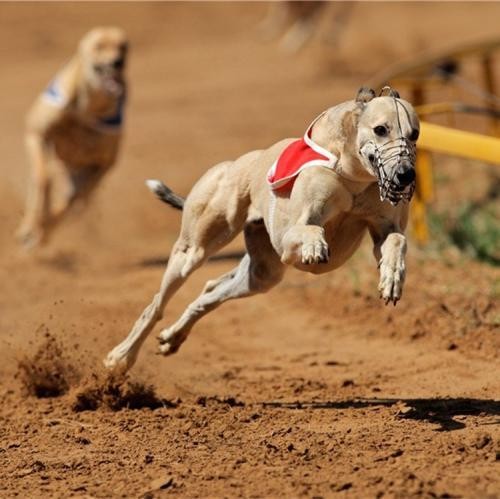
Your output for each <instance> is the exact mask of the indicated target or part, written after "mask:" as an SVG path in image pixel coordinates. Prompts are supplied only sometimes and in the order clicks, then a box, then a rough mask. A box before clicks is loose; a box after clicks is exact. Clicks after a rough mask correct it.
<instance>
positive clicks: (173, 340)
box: [158, 328, 185, 355]
mask: <svg viewBox="0 0 500 499" xmlns="http://www.w3.org/2000/svg"><path fill="white" fill-rule="evenodd" d="M184 339H185V338H184V337H183V336H182V335H180V334H179V333H176V332H175V331H172V329H171V328H166V329H163V330H162V331H160V334H159V335H158V341H159V342H160V346H159V350H160V353H161V354H162V355H172V354H174V353H176V352H177V350H179V347H180V346H181V344H182V343H183V342H184Z"/></svg>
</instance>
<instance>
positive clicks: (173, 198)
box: [146, 180, 185, 210]
mask: <svg viewBox="0 0 500 499" xmlns="http://www.w3.org/2000/svg"><path fill="white" fill-rule="evenodd" d="M146 186H147V188H148V189H149V190H150V191H151V192H152V193H153V194H156V197H157V198H158V199H159V200H161V201H163V202H164V203H167V204H169V205H170V206H173V207H174V208H175V209H177V210H182V208H184V201H185V199H184V198H183V197H181V196H178V195H177V194H176V193H175V192H173V191H172V190H171V189H169V188H168V187H167V186H166V185H165V184H164V183H163V182H161V181H160V180H146Z"/></svg>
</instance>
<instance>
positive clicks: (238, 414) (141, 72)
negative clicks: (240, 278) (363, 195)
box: [0, 3, 500, 498]
mask: <svg viewBox="0 0 500 499" xmlns="http://www.w3.org/2000/svg"><path fill="white" fill-rule="evenodd" d="M451 5H452V4H440V5H437V4H425V5H415V4H406V5H400V4H391V5H390V6H389V5H384V4H372V5H369V4H365V5H362V6H361V5H358V6H356V9H355V10H354V12H353V15H352V18H351V19H350V20H349V24H348V26H347V28H346V32H345V34H344V38H343V42H342V44H341V46H340V47H339V48H338V49H325V48H324V47H322V46H320V44H319V43H312V45H311V46H310V47H308V48H307V49H306V50H304V51H303V52H302V53H300V54H298V55H295V56H290V55H287V54H284V53H282V52H280V51H279V50H278V49H277V48H276V45H275V44H273V43H263V42H260V41H259V35H258V33H257V32H256V30H255V27H256V25H257V24H258V22H259V20H260V19H261V18H262V16H263V14H264V12H265V6H264V5H263V4H203V5H202V4H144V5H135V4H104V5H97V4H72V5H69V4H46V5H34V4H22V5H21V4H19V5H14V4H1V5H0V57H1V60H2V63H3V64H2V65H3V70H2V78H1V79H0V89H1V92H2V95H3V96H4V97H3V105H2V116H1V122H0V130H1V135H0V149H1V151H2V163H1V166H0V168H1V172H2V176H3V179H4V181H3V182H2V187H1V200H0V221H1V223H2V228H3V229H2V231H1V232H0V243H1V246H0V252H1V261H0V276H1V281H2V283H3V292H2V293H1V295H0V310H1V314H0V348H1V350H2V352H3V357H2V364H1V365H0V380H1V385H0V400H1V408H0V496H2V497H9V498H10V497H14V496H19V497H163V496H169V495H170V496H177V497H207V496H208V497H235V496H245V497H296V496H304V497H331V496H335V495H338V496H339V497H353V498H360V497H382V496H383V497H399V498H406V497H468V498H494V497H500V473H499V471H500V469H499V464H500V430H499V428H500V426H499V424H500V379H499V375H498V373H499V353H500V338H499V331H498V327H495V324H498V314H499V308H498V297H499V289H498V279H499V277H500V276H499V272H498V270H497V269H495V268H493V267H488V266H485V265H481V264H479V263H476V262H473V261H470V260H467V259H466V258H465V257H462V256H460V255H457V254H456V253H453V252H447V253H445V256H444V257H442V256H440V255H437V256H436V254H434V253H431V252H429V251H426V252H423V251H420V250H417V249H416V248H415V247H414V246H413V247H412V249H411V250H410V254H409V262H408V271H409V275H408V279H407V283H406V291H405V296H404V299H403V300H402V302H401V303H400V304H398V306H397V307H396V308H392V307H391V308H386V307H384V306H383V304H382V303H381V302H380V301H379V300H378V297H377V294H376V283H377V272H376V268H375V264H374V262H373V260H372V257H371V254H370V253H371V250H370V247H369V244H366V245H364V246H363V248H362V249H361V251H360V252H359V253H358V254H357V255H356V256H355V257H354V258H353V260H352V261H351V262H349V264H348V265H347V266H346V267H344V268H343V269H341V270H339V271H338V272H336V273H335V274H332V275H328V276H323V277H313V276H308V275H303V274H300V273H298V272H293V271H291V272H289V274H288V275H287V277H286V278H285V280H284V282H283V283H282V284H281V285H280V286H278V287H277V288H276V289H275V290H273V291H272V292H271V293H269V294H268V295H266V296H260V297H254V298H251V299H248V300H243V301H239V302H232V303H228V304H226V305H224V307H223V308H222V309H221V310H220V311H219V312H217V313H215V314H214V315H211V316H208V317H207V318H206V319H204V320H203V321H202V322H201V323H200V325H199V326H198V327H197V328H196V329H195V331H194V332H193V334H192V337H191V338H190V339H189V341H188V342H187V343H186V344H185V346H183V348H182V350H181V351H180V352H179V354H178V355H176V356H174V357H171V358H167V359H164V358H162V357H159V356H156V355H155V350H156V342H155V340H154V338H151V339H149V340H148V341H147V342H146V344H145V346H144V348H143V350H142V352H141V356H140V358H139V361H138V363H137V365H136V367H135V368H134V370H133V371H132V373H131V379H130V380H128V381H126V382H124V383H123V384H122V385H120V384H119V383H117V384H115V385H113V384H110V385H109V386H107V385H105V384H103V382H102V381H101V380H102V373H101V372H100V367H99V366H100V362H101V359H102V358H103V357H104V355H105V354H106V352H107V351H108V350H109V349H110V348H111V347H112V346H113V345H114V344H116V343H117V341H119V340H120V339H121V338H122V337H123V336H124V335H125V334H126V333H127V332H128V330H129V328H130V326H131V324H132V323H133V321H134V320H135V319H136V318H137V316H138V315H139V314H140V312H141V311H142V309H143V307H144V306H145V305H146V304H147V303H148V300H149V299H150V298H151V297H152V295H153V293H154V292H155V290H156V287H157V285H158V283H159V280H160V277H161V274H162V267H161V266H157V265H152V263H154V260H155V259H158V258H164V257H166V256H167V255H168V252H169V249H170V248H171V246H172V243H173V241H174V240H175V237H176V232H177V229H178V226H179V217H178V213H176V212H174V211H173V210H168V209H166V208H165V207H163V206H162V205H160V204H159V203H158V201H156V200H155V199H153V198H152V196H151V195H150V194H148V192H147V191H146V189H145V188H144V186H143V180H144V179H145V178H150V177H158V178H162V179H163V180H165V181H166V182H167V183H168V184H169V185H171V186H172V187H173V188H175V189H176V190H177V191H178V192H180V193H186V192H188V190H189V188H190V186H191V185H192V184H193V182H194V181H195V180H196V179H197V178H198V177H199V176H200V174H201V173H202V172H203V171H204V170H206V168H208V167H209V166H210V165H211V164H214V163H215V162H217V161H219V160H223V159H228V158H233V157H236V156H237V155H239V154H241V153H242V152H244V151H247V150H250V149H252V148H256V147H265V146H267V145H269V144H271V143H273V142H274V141H276V140H278V139H280V138H282V137H285V136H296V135H298V134H300V133H301V131H302V130H303V128H304V126H305V125H306V124H307V123H309V121H310V120H311V118H313V117H314V116H315V115H317V114H318V112H320V111H321V110H323V109H324V108H325V107H327V106H329V105H331V104H333V103H336V102H338V101H341V100H344V99H347V98H351V97H352V95H353V93H354V92H355V91H356V90H357V88H358V87H359V86H360V84H361V83H362V82H363V80H364V79H365V78H367V77H369V76H370V75H371V74H372V73H373V72H375V71H376V70H377V69H380V68H381V67H383V66H384V65H386V64H388V63H391V62H393V61H394V60H396V59H398V58H400V57H403V56H406V55H408V54H410V53H411V52H412V51H421V50H425V49H430V48H436V47H438V46H446V45H451V44H453V43H454V42H458V41H460V40H466V39H473V38H475V37H478V36H484V37H486V36H488V35H493V34H495V33H497V32H498V19H499V15H500V5H498V4H473V5H472V4H467V3H461V4H456V5H453V8H450V7H449V6H451ZM376 16H383V19H384V23H379V24H377V23H372V22H370V19H374V18H376ZM444 18H446V23H445V24H443V23H442V20H443V19H444ZM42 19H43V21H42ZM409 19H411V23H410V24H408V20H409ZM424 20H425V23H424V22H423V21H424ZM403 21H404V24H401V22H403ZM111 23H113V24H118V25H121V26H123V27H124V28H125V29H127V31H128V32H129V34H130V37H131V40H132V47H133V50H132V54H131V66H130V71H129V75H130V80H131V87H132V89H131V101H130V106H129V108H128V111H127V137H126V140H125V143H124V147H123V151H122V154H121V160H120V163H119V165H118V166H117V168H116V169H115V170H114V171H113V172H112V173H111V174H110V175H109V177H108V178H107V179H106V180H105V182H104V184H103V185H102V187H101V189H100V190H99V192H98V194H97V195H96V197H95V203H94V204H93V205H92V206H90V207H89V209H88V210H87V211H85V212H84V213H83V214H82V215H81V216H76V215H75V216H73V217H72V218H71V219H69V220H68V222H67V223H66V224H65V225H64V226H63V227H61V229H60V231H59V232H58V233H57V234H56V235H55V237H54V239H53V241H52V242H51V244H50V245H49V246H48V247H47V248H45V249H43V250H42V251H41V252H40V253H39V254H38V255H37V256H36V257H34V258H32V257H26V256H23V255H20V254H19V253H18V251H17V248H16V246H15V244H14V242H13V240H12V233H13V231H14V229H15V226H16V224H17V223H18V221H19V218H20V214H21V212H22V202H23V196H24V190H23V189H24V188H23V181H24V178H25V176H26V170H27V168H26V163H25V158H24V153H23V147H22V131H23V119H24V113H25V110H26V109H27V107H28V106H29V104H30V102H31V101H32V99H33V97H34V96H35V95H36V93H37V92H38V91H39V90H40V89H41V88H42V87H43V85H44V84H45V83H46V82H47V81H48V80H49V79H50V77H51V75H52V74H53V73H54V72H55V70H56V69H57V68H58V67H59V66H60V65H61V63H62V62H63V61H64V60H65V59H66V58H67V57H68V55H69V54H70V53H71V52H72V51H73V49H74V47H75V45H76V40H77V39H78V38H79V37H80V36H81V35H82V34H83V33H84V32H85V31H86V30H87V29H88V28H90V27H91V26H93V25H95V24H111ZM387 26H391V30H390V31H391V35H392V37H391V36H389V34H388V33H387V31H388V30H387ZM361 34H362V36H361ZM395 40H397V43H395ZM442 167H443V169H444V171H446V172H447V173H448V174H450V175H451V176H452V178H453V175H454V174H455V172H457V171H466V169H467V168H468V167H470V164H462V163H460V162H456V161H452V160H445V159H443V162H442ZM478 171H479V170H478ZM481 171H484V170H481ZM482 182H483V184H484V178H483V180H482ZM483 184H481V179H479V180H477V183H471V182H464V183H463V185H462V184H458V183H453V182H451V183H450V184H449V185H448V186H447V190H448V192H442V193H440V196H441V198H440V202H441V203H450V204H451V203H456V198H455V196H457V193H460V196H467V195H470V196H474V195H477V191H478V189H479V187H478V186H481V185H483ZM241 249H242V242H241V240H238V241H236V242H235V243H233V244H232V245H231V247H229V248H228V249H227V250H228V251H238V250H241ZM234 265H235V262H234V261H230V260H224V259H222V260H219V261H216V262H213V263H211V264H210V265H208V266H206V267H205V268H203V269H202V270H200V271H199V272H198V273H196V274H195V275H194V276H193V277H192V278H191V280H190V281H189V283H188V284H187V285H186V286H185V287H184V288H183V289H182V290H181V291H180V292H179V294H178V296H177V297H176V299H175V300H174V301H173V302H172V303H171V304H170V305H169V306H168V308H167V312H166V319H165V321H164V322H168V321H170V320H171V319H172V318H174V317H176V316H177V315H178V314H179V313H180V312H181V311H182V310H183V307H184V306H185V305H186V304H187V303H188V301H189V300H190V299H192V298H193V297H194V296H195V294H196V293H197V292H198V291H199V290H200V289H201V287H202V285H203V283H204V282H205V281H206V280H207V279H208V278H209V277H213V276H216V275H219V274H221V273H222V272H224V271H227V270H228V269H229V268H231V266H234ZM47 332H48V333H50V335H52V337H54V338H55V341H56V343H57V344H59V345H60V348H61V354H60V355H58V353H57V348H54V346H53V343H52V344H51V343H50V342H49V345H52V347H51V348H50V349H49V350H48V351H46V352H45V353H44V354H43V355H41V357H40V358H39V359H38V361H39V364H38V367H39V369H40V370H41V369H43V368H44V367H45V366H47V365H48V366H57V365H58V366H59V367H58V369H59V370H60V373H61V376H62V378H64V379H68V380H69V381H70V382H71V385H72V386H71V388H70V391H69V393H67V394H65V395H63V396H61V397H50V398H37V397H35V396H32V395H27V394H26V391H25V388H26V386H25V385H26V383H23V378H22V376H21V375H20V374H19V361H20V360H22V359H25V358H26V356H28V358H33V355H34V354H35V352H36V350H37V348H38V347H39V346H40V345H43V344H44V342H45V341H46V336H45V335H46V334H47ZM96 366H97V367H96ZM53 368H54V367H53ZM42 374H43V373H42ZM52 374H54V373H52ZM56 374H57V373H56ZM31 376H32V378H33V376H34V377H36V376H40V372H37V373H35V374H31ZM75 380H76V381H75ZM139 381H142V382H144V383H146V385H153V387H148V386H145V387H141V386H138V385H137V383H138V382H139ZM134 383H135V384H134ZM89 387H90V388H92V387H94V388H96V387H100V388H101V390H105V389H106V388H107V389H108V391H107V392H106V393H100V394H96V392H95V391H94V392H92V391H89ZM89 394H90V395H89ZM82 397H83V399H84V402H85V401H86V402H85V403H84V404H83V405H82V404H81V401H82ZM85 397H87V399H85ZM127 397H128V398H127ZM90 399H91V400H90ZM89 400H90V402H92V401H96V400H97V405H98V403H99V401H100V402H101V404H100V406H99V407H98V408H97V409H95V408H93V407H91V405H92V404H90V405H89ZM78 401H80V405H79V403H78ZM123 401H125V402H123ZM117 402H118V403H119V404H122V405H123V404H125V405H128V406H129V408H121V410H112V409H110V408H109V406H110V405H112V406H113V404H114V406H113V407H114V408H115V409H116V408H117V407H116V403H117ZM85 404H86V405H85ZM135 406H139V407H138V408H131V407H135ZM81 409H95V410H81Z"/></svg>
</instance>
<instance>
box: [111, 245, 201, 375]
mask: <svg viewBox="0 0 500 499" xmlns="http://www.w3.org/2000/svg"><path fill="white" fill-rule="evenodd" d="M205 259H206V255H205V252H204V251H203V249H202V248H196V247H191V248H185V247H182V246H180V245H179V244H176V247H174V250H173V252H172V255H171V256H170V258H169V262H168V265H167V269H166V270H165V273H164V275H163V278H162V281H161V285H160V290H159V291H158V293H156V295H155V296H154V298H153V301H152V302H151V303H150V304H149V305H148V306H147V307H146V308H145V309H144V311H143V312H142V314H141V316H140V317H139V319H137V321H136V322H135V324H134V326H133V328H132V330H131V332H130V333H129V335H128V336H127V337H126V338H125V339H124V340H123V341H122V342H121V343H120V344H119V345H117V346H116V347H115V348H113V350H112V351H111V352H109V354H108V356H107V357H106V360H105V362H104V363H105V365H106V367H108V368H110V369H119V370H122V371H126V370H128V369H130V367H132V365H133V364H134V363H135V360H136V358H137V354H138V353H139V349H140V347H141V345H142V343H143V342H144V340H145V339H146V338H147V336H148V335H149V333H150V332H151V330H152V329H153V327H154V326H155V324H156V323H157V322H158V321H159V320H160V319H161V317H162V314H163V309H164V308H165V306H166V304H167V302H168V300H169V299H170V298H171V297H172V295H173V294H174V293H175V292H176V291H177V290H178V289H179V288H180V287H181V285H182V284H183V283H184V282H185V280H186V279H187V277H188V276H189V274H191V273H192V272H193V271H194V270H195V269H196V268H198V267H199V266H200V265H202V263H203V262H204V261H205Z"/></svg>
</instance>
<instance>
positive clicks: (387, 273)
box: [372, 229, 406, 305]
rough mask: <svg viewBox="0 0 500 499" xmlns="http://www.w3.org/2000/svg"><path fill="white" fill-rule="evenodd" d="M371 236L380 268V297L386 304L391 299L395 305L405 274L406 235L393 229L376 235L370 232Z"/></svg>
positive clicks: (400, 292)
mask: <svg viewBox="0 0 500 499" xmlns="http://www.w3.org/2000/svg"><path fill="white" fill-rule="evenodd" d="M384 232H385V231H384ZM377 236H378V237H377ZM372 237H373V239H374V242H375V245H374V248H373V253H374V255H375V258H376V260H377V262H378V265H379V269H380V281H379V285H378V290H379V292H380V297H381V298H382V299H383V300H384V301H385V304H386V305H387V304H388V303H389V302H391V301H392V302H393V303H394V305H396V303H397V302H398V300H399V299H400V298H401V295H402V293H403V284H404V281H405V276H406V266H405V255H406V237H405V235H404V234H403V233H402V232H400V231H399V230H395V229H393V230H389V231H387V232H385V233H383V234H380V233H379V234H378V235H377V234H373V233H372Z"/></svg>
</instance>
